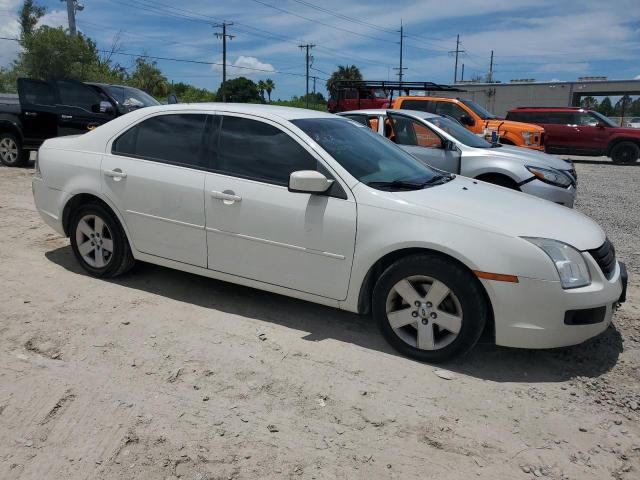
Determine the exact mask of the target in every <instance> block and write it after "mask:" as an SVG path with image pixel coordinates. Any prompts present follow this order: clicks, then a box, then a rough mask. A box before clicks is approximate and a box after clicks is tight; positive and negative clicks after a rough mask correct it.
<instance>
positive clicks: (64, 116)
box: [60, 114, 73, 120]
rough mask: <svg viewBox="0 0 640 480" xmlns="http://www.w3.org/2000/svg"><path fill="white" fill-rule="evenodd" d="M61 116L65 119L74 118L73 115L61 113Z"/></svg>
mask: <svg viewBox="0 0 640 480" xmlns="http://www.w3.org/2000/svg"><path fill="white" fill-rule="evenodd" d="M60 118H61V119H63V120H71V119H72V118H73V115H64V114H63V115H60Z"/></svg>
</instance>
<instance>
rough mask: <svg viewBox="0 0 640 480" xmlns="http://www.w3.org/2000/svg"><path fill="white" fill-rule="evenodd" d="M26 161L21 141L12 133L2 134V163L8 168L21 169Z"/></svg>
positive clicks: (0, 139)
mask: <svg viewBox="0 0 640 480" xmlns="http://www.w3.org/2000/svg"><path fill="white" fill-rule="evenodd" d="M25 160H26V159H25V156H24V152H23V151H22V145H20V140H18V138H16V136H15V135H13V134H12V133H3V134H0V162H2V163H3V164H4V165H6V166H7V167H19V166H21V165H24V163H25Z"/></svg>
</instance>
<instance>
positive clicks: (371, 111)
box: [338, 108, 442, 119]
mask: <svg viewBox="0 0 640 480" xmlns="http://www.w3.org/2000/svg"><path fill="white" fill-rule="evenodd" d="M387 111H391V112H392V113H402V114H404V115H408V116H410V117H415V118H423V119H429V118H440V117H442V115H437V114H435V113H429V112H423V111H421V110H407V109H397V110H396V109H393V110H389V109H385V108H368V109H363V110H351V111H348V112H340V113H339V114H338V115H357V114H361V115H386V114H387Z"/></svg>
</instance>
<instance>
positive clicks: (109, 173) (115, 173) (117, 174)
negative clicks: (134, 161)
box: [104, 168, 127, 182]
mask: <svg viewBox="0 0 640 480" xmlns="http://www.w3.org/2000/svg"><path fill="white" fill-rule="evenodd" d="M104 174H105V176H106V177H111V178H113V179H114V180H115V181H116V182H117V181H120V180H122V179H124V178H127V174H126V173H124V172H123V171H122V170H120V169H119V168H116V169H114V170H106V171H105V172H104Z"/></svg>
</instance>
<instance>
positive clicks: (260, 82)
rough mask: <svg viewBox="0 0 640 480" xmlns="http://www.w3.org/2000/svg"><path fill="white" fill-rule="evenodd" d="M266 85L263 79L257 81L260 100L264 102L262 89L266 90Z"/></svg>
mask: <svg viewBox="0 0 640 480" xmlns="http://www.w3.org/2000/svg"><path fill="white" fill-rule="evenodd" d="M266 88H267V86H266V84H265V83H264V80H260V81H259V82H258V93H259V94H260V96H261V97H262V101H263V102H264V91H265V90H266Z"/></svg>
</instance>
